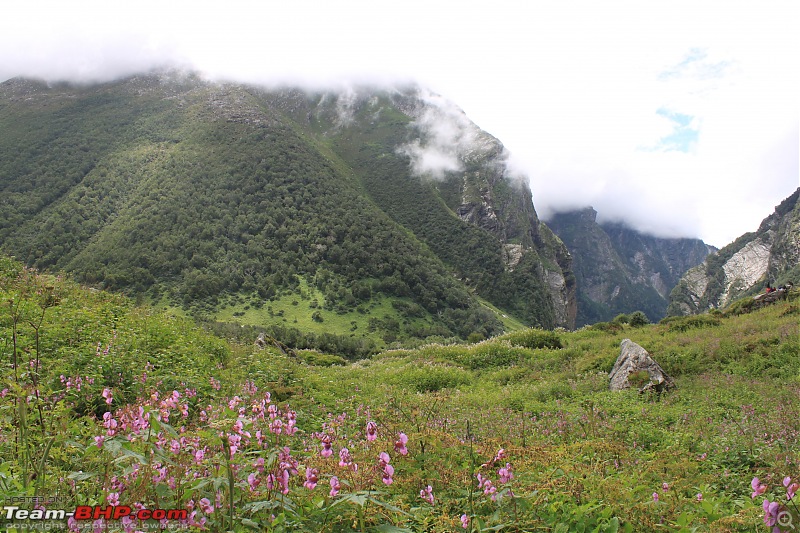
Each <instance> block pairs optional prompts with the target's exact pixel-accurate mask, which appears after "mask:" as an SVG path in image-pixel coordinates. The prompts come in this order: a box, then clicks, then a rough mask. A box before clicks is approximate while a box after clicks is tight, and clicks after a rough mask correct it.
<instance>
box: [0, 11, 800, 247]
mask: <svg viewBox="0 0 800 533" xmlns="http://www.w3.org/2000/svg"><path fill="white" fill-rule="evenodd" d="M799 11H800V7H798V4H797V3H796V1H794V0H775V1H770V0H768V1H766V2H761V3H758V4H752V3H735V2H734V3H731V2H725V3H723V2H713V1H711V2H703V3H697V2H693V1H689V0H677V1H674V2H668V3H651V2H644V3H643V2H639V1H634V0H615V1H612V2H604V3H597V2H592V1H589V0H578V1H576V2H562V3H557V2H556V3H552V2H550V3H539V2H533V3H520V2H517V1H516V0H498V1H496V2H493V3H492V4H490V5H487V4H485V3H480V2H474V1H470V0H466V1H464V2H459V3H451V2H438V3H437V2H423V1H422V0H409V1H407V2H403V3H401V4H398V3H389V2H375V1H367V0H342V1H339V2H318V1H312V0H295V1H293V2H280V3H278V2H268V1H258V2H256V1H244V0H229V1H227V2H224V3H219V2H217V3H210V2H202V1H193V2H187V1H182V0H178V1H174V2H155V1H154V0H144V1H140V2H137V3H121V2H115V1H108V0H104V1H98V0H89V1H76V2H68V3H67V2H61V1H48V0H25V1H9V2H5V3H4V5H3V13H2V16H0V80H2V79H5V78H8V77H11V76H17V75H25V76H35V77H43V78H47V79H64V78H68V79H73V80H79V81H96V80H104V79H111V78H114V77H117V76H120V75H123V74H126V73H132V72H135V71H141V70H144V69H147V68H149V67H151V66H160V65H164V64H178V65H185V66H190V67H192V68H196V69H199V70H201V71H203V72H205V73H206V74H207V75H209V76H211V77H217V78H228V79H236V80H241V81H247V82H258V83H265V84H281V83H284V84H285V83H298V84H303V85H305V86H309V87H314V88H321V87H325V86H334V87H344V86H347V84H348V83H352V84H358V83H363V82H371V83H390V82H397V81H398V80H401V81H407V80H415V81H417V82H419V83H420V84H421V85H424V86H429V87H430V88H431V89H432V90H433V91H436V92H437V93H440V94H442V95H445V96H446V97H447V98H448V99H449V100H452V101H453V102H455V103H457V104H458V105H459V106H461V107H462V108H463V109H464V110H465V111H466V114H467V116H468V117H469V118H470V119H472V120H473V121H474V122H475V123H477V124H478V125H479V126H480V127H481V128H483V129H485V130H486V131H488V132H489V133H491V134H492V135H494V136H496V137H497V138H498V139H500V140H501V141H502V142H503V144H504V145H505V146H506V147H507V148H508V149H509V150H510V152H511V153H512V154H513V163H514V165H515V170H516V171H518V172H521V173H524V174H527V175H528V176H530V178H531V182H532V188H533V193H534V202H535V205H536V207H537V210H539V212H540V213H541V214H543V215H546V214H547V213H549V212H552V211H553V210H556V209H564V208H567V207H570V206H574V207H578V206H582V205H589V204H590V205H593V206H594V207H595V208H596V209H597V210H598V212H599V213H600V215H599V216H600V217H611V218H622V219H624V220H626V221H628V222H629V223H631V224H633V225H636V226H637V227H639V228H640V229H650V230H652V231H658V232H661V233H663V234H675V235H699V236H701V237H703V238H704V239H705V240H707V241H708V242H710V243H712V244H715V245H718V246H721V245H724V244H726V243H727V242H729V241H731V240H732V239H734V238H735V237H737V236H738V235H740V234H741V233H743V232H745V231H752V230H754V229H755V228H756V226H757V225H758V222H759V221H760V220H761V219H762V218H763V217H764V216H766V215H768V214H769V213H770V212H771V211H772V209H773V207H774V206H775V205H776V204H777V203H778V202H779V201H780V200H781V199H783V198H784V197H786V196H788V195H789V194H790V193H791V192H792V191H793V190H794V188H796V187H797V186H798V175H797V160H798V142H797V129H798V101H797V97H796V95H797V94H798V93H800V83H799V82H798V77H799V76H800V72H798V69H797V65H798V64H800V57H798V55H800V46H798V44H800V43H798V36H797V35H798V32H797V31H796V21H797V15H798V12H799ZM659 109H668V110H669V111H670V112H673V113H677V114H680V115H686V116H691V117H693V119H692V123H691V128H692V129H693V130H696V131H697V138H696V141H694V142H692V143H691V146H690V147H688V148H687V150H686V151H685V152H684V151H680V150H669V151H664V150H651V151H643V150H642V149H641V148H642V147H657V146H659V142H661V141H662V140H663V139H665V138H668V137H669V135H671V134H672V133H673V132H674V124H673V123H672V122H671V121H669V120H666V119H665V117H664V116H661V115H659V114H658V110H659ZM343 116H344V115H343ZM460 134H461V133H459V132H458V131H450V132H448V131H446V130H443V131H439V132H434V133H433V135H432V139H433V142H432V144H425V145H420V146H419V151H418V152H414V151H413V150H414V147H411V148H410V149H412V152H411V153H416V154H417V155H418V158H417V160H416V161H417V164H418V165H419V168H421V169H429V170H428V171H431V172H435V169H447V168H450V167H451V166H452V165H453V164H454V159H453V157H454V155H453V152H452V151H451V150H450V149H449V148H447V146H445V145H444V144H442V143H438V141H437V139H439V136H441V138H442V139H447V138H448V137H449V138H454V136H455V138H456V141H457V139H458V136H459V135H460ZM456 144H458V141H457V142H456ZM448 150H450V151H448Z"/></svg>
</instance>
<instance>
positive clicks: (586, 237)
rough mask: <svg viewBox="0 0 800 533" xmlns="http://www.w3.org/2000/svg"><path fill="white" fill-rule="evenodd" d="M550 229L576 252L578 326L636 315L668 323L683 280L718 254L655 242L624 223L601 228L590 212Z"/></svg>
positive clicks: (559, 217)
mask: <svg viewBox="0 0 800 533" xmlns="http://www.w3.org/2000/svg"><path fill="white" fill-rule="evenodd" d="M548 225H549V226H550V227H551V228H552V229H553V231H554V232H555V233H556V234H557V235H558V236H559V237H560V238H561V240H562V241H563V242H564V243H565V244H566V245H567V247H568V248H569V250H570V252H571V253H572V257H573V262H574V265H573V270H574V272H575V278H576V285H577V300H578V312H577V325H579V326H580V325H584V324H593V323H595V322H600V321H608V320H612V319H613V318H614V317H615V316H617V315H618V314H628V313H631V312H634V311H643V312H644V313H645V314H646V315H647V317H648V318H649V319H650V320H651V321H658V320H660V319H662V318H664V316H665V315H666V312H667V306H668V303H669V302H668V297H669V294H670V291H671V290H672V288H673V287H675V285H676V284H677V283H678V280H679V279H680V277H681V276H682V275H683V274H684V273H685V272H686V271H687V270H689V269H690V268H692V267H694V266H696V265H698V264H700V263H702V261H703V260H704V259H705V258H706V256H707V255H708V254H709V253H713V252H714V251H716V249H715V248H714V247H712V246H708V245H706V244H705V243H703V241H701V240H699V239H671V238H660V237H653V236H651V235H644V234H642V233H639V232H637V231H636V230H633V229H630V228H628V227H626V226H623V225H621V224H612V223H604V224H598V222H597V212H596V211H595V210H594V209H592V208H591V207H589V208H586V209H582V210H578V211H572V212H566V213H558V214H556V215H554V216H553V217H552V219H551V220H549V221H548Z"/></svg>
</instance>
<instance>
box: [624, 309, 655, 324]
mask: <svg viewBox="0 0 800 533" xmlns="http://www.w3.org/2000/svg"><path fill="white" fill-rule="evenodd" d="M649 323H650V319H649V318H647V315H645V314H644V313H643V312H642V311H634V312H633V313H631V315H630V317H629V319H628V324H630V326H631V327H634V328H638V327H641V326H645V325H647V324H649Z"/></svg>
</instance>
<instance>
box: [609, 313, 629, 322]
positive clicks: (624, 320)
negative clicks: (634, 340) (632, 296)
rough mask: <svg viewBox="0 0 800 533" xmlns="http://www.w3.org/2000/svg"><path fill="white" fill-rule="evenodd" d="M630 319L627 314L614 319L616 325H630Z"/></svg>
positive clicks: (621, 314)
mask: <svg viewBox="0 0 800 533" xmlns="http://www.w3.org/2000/svg"><path fill="white" fill-rule="evenodd" d="M630 320H631V319H630V317H629V316H628V315H626V314H625V313H620V314H618V315H617V316H615V317H614V320H613V322H614V324H628V323H629V322H630Z"/></svg>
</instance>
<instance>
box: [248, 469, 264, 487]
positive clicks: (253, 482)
mask: <svg viewBox="0 0 800 533" xmlns="http://www.w3.org/2000/svg"><path fill="white" fill-rule="evenodd" d="M247 484H248V485H250V492H252V491H254V490H256V487H258V486H259V485H260V484H261V481H260V480H259V479H258V477H256V473H255V472H251V473H250V475H249V476H247Z"/></svg>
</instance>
